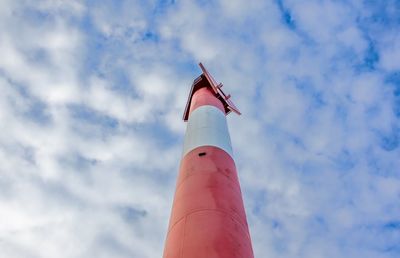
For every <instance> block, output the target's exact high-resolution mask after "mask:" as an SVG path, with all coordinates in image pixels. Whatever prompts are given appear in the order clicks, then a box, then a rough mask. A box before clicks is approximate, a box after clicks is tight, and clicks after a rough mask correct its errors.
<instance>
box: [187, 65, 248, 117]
mask: <svg viewBox="0 0 400 258" xmlns="http://www.w3.org/2000/svg"><path fill="white" fill-rule="evenodd" d="M199 66H200V68H201V70H202V71H203V73H202V74H201V75H200V76H199V77H197V78H196V79H195V80H194V81H193V84H192V88H191V89H190V93H189V98H188V101H187V103H186V107H185V112H184V113H183V121H187V120H188V119H189V111H190V103H191V101H192V97H193V94H194V93H195V92H196V91H197V90H198V89H201V88H203V87H208V88H210V89H211V90H212V92H213V93H214V95H215V97H216V98H218V99H219V100H220V101H221V102H222V104H223V105H224V108H225V114H229V113H230V112H232V111H233V112H234V113H236V114H238V115H240V114H241V113H240V111H239V110H238V109H237V108H236V106H235V104H233V102H232V100H231V99H230V97H231V95H230V94H225V93H224V92H223V91H222V89H221V88H222V83H217V82H216V81H215V79H214V78H213V77H212V76H211V74H210V73H209V72H208V71H207V69H206V68H205V67H204V66H203V64H202V63H199Z"/></svg>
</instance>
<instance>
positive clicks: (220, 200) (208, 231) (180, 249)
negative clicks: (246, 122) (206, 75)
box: [163, 87, 254, 258]
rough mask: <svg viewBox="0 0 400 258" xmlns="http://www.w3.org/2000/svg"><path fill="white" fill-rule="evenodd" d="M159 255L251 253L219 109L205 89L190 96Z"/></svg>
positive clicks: (245, 256) (233, 257)
mask: <svg viewBox="0 0 400 258" xmlns="http://www.w3.org/2000/svg"><path fill="white" fill-rule="evenodd" d="M191 97H192V99H191V102H190V103H191V104H190V113H189V119H188V126H187V132H186V137H185V144H184V151H183V152H184V156H183V158H182V161H181V165H180V169H179V176H178V181H177V186H176V192H175V197H174V203H173V207H172V213H171V218H170V223H169V228H168V234H167V239H166V243H165V249H164V256H163V257H164V258H253V257H254V255H253V251H252V246H251V240H250V234H249V230H248V226H247V219H246V214H245V210H244V206H243V200H242V194H241V190H240V185H239V180H238V176H237V171H236V166H235V162H234V160H233V158H232V149H231V143H230V139H229V132H228V127H227V124H226V118H225V111H224V110H225V109H224V106H223V104H222V102H221V101H220V100H219V99H217V97H216V96H215V93H213V91H212V90H211V89H210V88H207V87H205V88H200V89H198V90H196V92H194V93H193V95H192V96H191Z"/></svg>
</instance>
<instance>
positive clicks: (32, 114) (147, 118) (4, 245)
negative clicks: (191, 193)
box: [0, 0, 400, 258]
mask: <svg viewBox="0 0 400 258" xmlns="http://www.w3.org/2000/svg"><path fill="white" fill-rule="evenodd" d="M399 17H400V1H394V0H387V1H373V0H364V1H362V0H349V1H341V0H335V1H322V0H318V1H317V0H307V1H293V0H276V1H269V0H263V1H261V0H260V1H258V0H255V1H244V0H221V1H206V0H199V1H152V0H149V1H140V0H137V1H136V0H134V1H122V0H121V1H111V0H109V1H90V0H88V1H77V0H69V1H63V0H51V1H50V0H42V1H22V0H21V1H14V0H2V1H0V53H1V55H0V89H1V94H0V131H1V134H0V164H1V166H0V221H1V222H0V254H1V255H0V256H2V257H18V258H19V257H60V258H63V257H85V258H89V257H113V258H115V257H138V258H153V257H161V255H162V250H163V245H164V239H165V234H166V230H167V224H168V218H169V214H170V209H171V204H172V197H173V193H174V186H175V178H176V175H177V171H178V165H179V159H180V155H181V152H182V139H183V134H184V131H185V123H184V122H183V121H182V120H181V116H182V112H183V109H184V106H185V104H186V98H187V95H188V92H189V88H190V85H191V83H192V80H193V79H194V78H195V77H197V76H198V75H199V74H200V69H199V68H198V67H197V63H198V62H200V61H201V62H203V63H204V64H205V65H206V66H207V68H208V69H209V70H210V71H211V73H212V74H213V75H214V77H215V78H216V79H217V80H218V81H221V82H223V83H224V85H225V87H226V91H228V92H229V93H231V95H232V99H233V100H234V102H235V103H236V104H237V106H238V107H239V108H240V110H241V111H242V113H243V115H242V116H235V115H230V116H228V123H229V127H230V133H231V138H232V143H233V148H234V153H235V159H236V163H237V167H238V171H239V177H240V180H241V186H242V191H243V196H244V201H245V206H246V210H247V216H248V220H249V225H250V231H251V235H252V239H253V245H254V251H255V256H256V257H258V258H260V257H277V258H278V257H282V258H283V257H285V258H291V257H293V258H295V257H296V258H299V257H304V258H306V257H307V258H313V257H315V258H320V257H324V258H329V257H332V258H337V257H346V258H359V257H366V258H369V257H371V258H375V257H379V258H389V257H399V256H400V244H399V243H400V217H399V215H400V202H399V199H400V158H399V156H400V120H399V118H400V61H399V60H400V18H399Z"/></svg>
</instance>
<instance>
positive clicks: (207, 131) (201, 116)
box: [183, 105, 233, 157]
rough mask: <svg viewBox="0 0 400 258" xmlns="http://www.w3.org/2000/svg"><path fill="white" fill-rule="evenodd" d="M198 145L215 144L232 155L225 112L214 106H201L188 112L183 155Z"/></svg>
mask: <svg viewBox="0 0 400 258" xmlns="http://www.w3.org/2000/svg"><path fill="white" fill-rule="evenodd" d="M200 146H215V147H218V148H220V149H222V150H224V151H226V152H227V153H228V154H229V155H230V156H231V157H233V155H232V146H231V139H230V138H229V131H228V125H227V123H226V117H225V114H224V113H223V112H222V111H221V110H219V109H218V108H216V107H214V106H210V105H205V106H201V107H198V108H196V109H195V110H193V111H192V112H191V113H190V116H189V120H188V125H187V128H186V135H185V141H184V144H183V155H186V154H187V153H188V152H190V151H191V150H193V149H195V148H197V147H200Z"/></svg>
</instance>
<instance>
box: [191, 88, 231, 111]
mask: <svg viewBox="0 0 400 258" xmlns="http://www.w3.org/2000/svg"><path fill="white" fill-rule="evenodd" d="M204 105H210V106H214V107H216V108H218V109H219V110H221V111H222V113H224V114H225V108H224V105H223V104H222V103H221V101H219V100H218V99H217V98H215V97H214V94H213V93H212V92H211V89H210V88H201V89H199V90H197V91H196V92H195V93H194V94H193V97H192V102H191V104H190V113H192V112H193V111H194V110H195V109H196V108H198V107H201V106H204ZM190 113H189V115H190Z"/></svg>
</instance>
